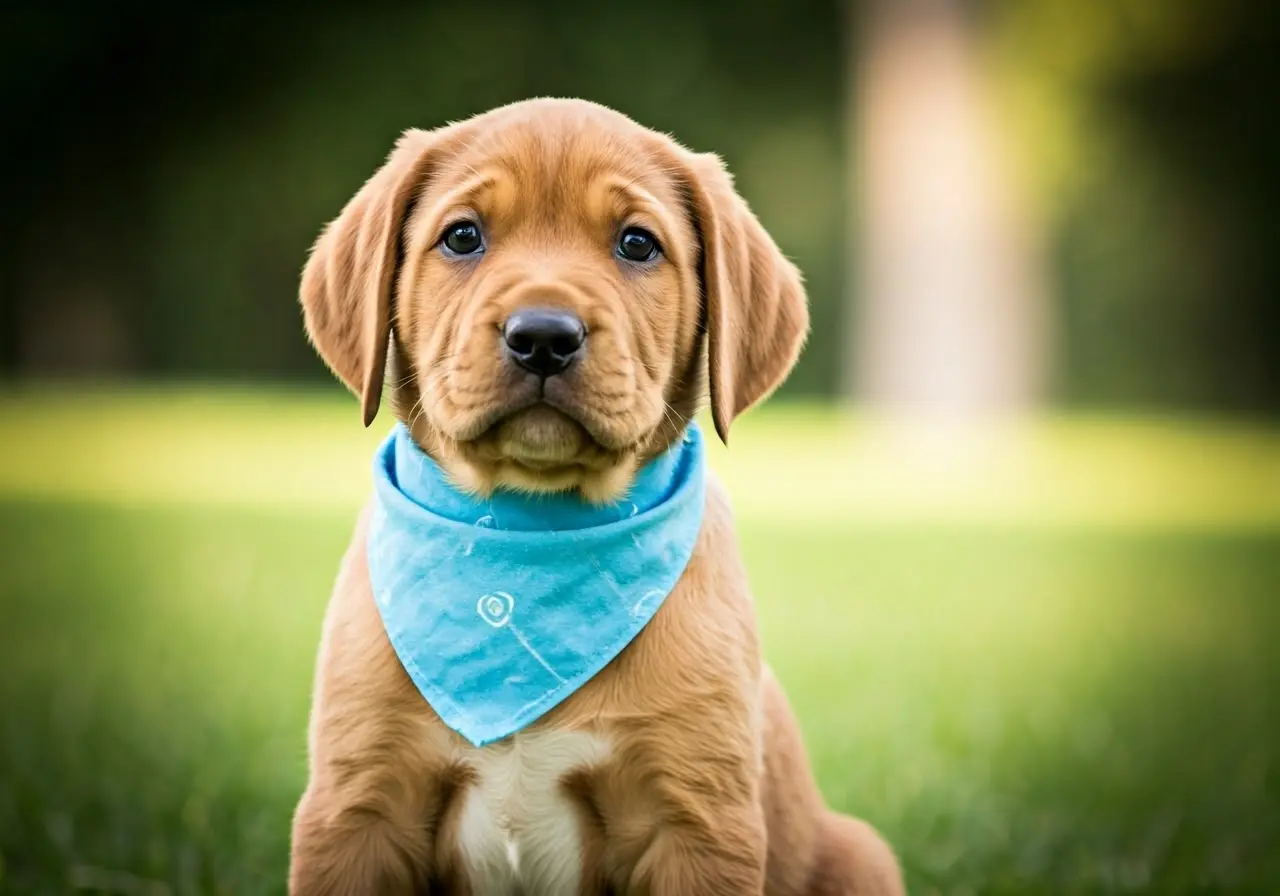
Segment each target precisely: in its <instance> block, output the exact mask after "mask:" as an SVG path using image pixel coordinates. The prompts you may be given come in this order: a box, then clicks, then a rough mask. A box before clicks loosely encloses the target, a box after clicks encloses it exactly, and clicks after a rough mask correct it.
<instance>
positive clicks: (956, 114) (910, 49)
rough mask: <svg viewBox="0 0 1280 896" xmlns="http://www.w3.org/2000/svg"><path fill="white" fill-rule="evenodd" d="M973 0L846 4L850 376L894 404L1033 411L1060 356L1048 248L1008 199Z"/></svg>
mask: <svg viewBox="0 0 1280 896" xmlns="http://www.w3.org/2000/svg"><path fill="white" fill-rule="evenodd" d="M968 6H969V4H966V3H964V2H962V0H899V2H892V0H883V2H876V0H868V2H866V3H863V4H858V6H857V8H856V12H855V13H854V14H853V16H852V17H851V18H852V20H853V21H852V22H851V32H852V33H853V34H854V35H856V37H855V40H854V41H853V43H852V51H851V53H850V54H849V55H850V72H849V74H850V78H851V81H852V89H851V90H849V92H848V95H849V97H850V102H851V103H852V109H851V110H850V113H849V114H850V120H851V123H852V126H853V138H852V139H851V140H850V146H851V148H852V151H853V153H854V166H853V167H854V176H853V177H852V178H851V182H852V183H853V190H854V197H853V202H852V203H851V207H852V208H853V209H854V215H855V226H854V227H853V228H852V230H851V232H852V233H853V234H854V239H855V241H856V245H855V246H854V251H853V253H852V255H851V258H852V259H854V262H853V267H854V270H853V271H852V272H851V276H850V278H849V287H850V289H851V290H852V291H853V293H854V296H855V299H856V304H855V305H854V307H853V309H852V313H851V314H850V315H849V318H850V327H849V330H848V333H847V339H846V349H845V352H844V364H845V372H844V375H845V386H846V391H847V392H848V393H849V394H850V395H851V396H853V397H855V398H857V399H858V400H860V401H863V402H867V403H869V404H871V405H873V406H876V407H878V408H880V409H882V410H886V411H890V412H895V413H907V414H921V413H928V414H937V413H942V414H946V415H950V416H957V417H966V416H973V415H985V414H989V413H1002V412H1010V411H1017V410H1021V409H1025V408H1027V407H1028V406H1030V405H1032V404H1034V403H1035V402H1036V401H1037V400H1038V399H1039V398H1040V397H1041V395H1042V393H1043V389H1044V385H1045V379H1046V374H1047V369H1048V364H1049V357H1048V355H1049V352H1048V332H1047V330H1048V326H1047V324H1048V320H1047V302H1046V296H1045V295H1044V291H1045V287H1044V280H1043V278H1042V276H1041V272H1040V270H1039V264H1038V261H1037V257H1038V254H1039V253H1038V246H1037V244H1036V239H1035V234H1034V233H1032V232H1031V229H1030V228H1028V227H1027V226H1026V225H1025V224H1024V223H1023V222H1020V221H1019V220H1018V219H1017V217H1016V209H1015V207H1014V203H1013V202H1012V201H1011V200H1012V197H1011V196H1010V194H1009V187H1010V183H1009V178H1008V177H1007V176H1006V175H1007V173H1008V172H1007V168H1006V167H1005V166H1004V164H1003V163H1002V161H1001V158H1000V147H999V146H998V143H999V138H1000V136H1001V132H1000V130H999V127H998V125H996V124H995V123H994V122H993V120H992V119H991V118H990V117H989V113H988V110H987V108H986V107H985V97H984V85H983V83H982V78H981V74H980V71H979V67H978V64H977V61H976V58H975V57H976V52H975V29H976V28H978V27H979V24H978V22H977V21H976V17H975V15H974V14H973V12H972V11H971V10H970V9H969V8H968Z"/></svg>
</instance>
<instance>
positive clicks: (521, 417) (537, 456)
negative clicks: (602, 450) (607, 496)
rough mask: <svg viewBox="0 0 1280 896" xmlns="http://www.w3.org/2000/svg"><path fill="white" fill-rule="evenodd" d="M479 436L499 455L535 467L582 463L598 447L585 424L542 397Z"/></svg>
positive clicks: (538, 469)
mask: <svg viewBox="0 0 1280 896" xmlns="http://www.w3.org/2000/svg"><path fill="white" fill-rule="evenodd" d="M482 439H483V440H484V441H487V442H488V443H489V446H488V447H489V448H490V450H491V451H492V452H493V453H494V454H496V455H497V456H498V457H499V458H503V459H507V460H511V461H515V462H516V463H518V464H520V465H522V466H525V467H528V468H529V469H531V470H535V471H545V470H551V469H555V468H558V467H564V466H568V465H571V464H578V463H581V462H582V461H583V459H584V458H583V455H584V454H595V452H596V451H597V450H598V449H599V446H598V445H597V444H596V442H595V440H594V439H593V438H592V437H591V433H589V432H588V431H587V428H586V427H585V426H583V425H582V424H581V423H580V422H578V421H577V420H576V419H574V418H573V417H570V416H569V415H568V414H566V413H565V412H564V411H561V410H558V409H556V408H553V407H552V406H551V405H550V404H547V403H546V402H545V401H538V402H535V403H534V404H532V405H530V406H528V407H526V408H523V409H521V410H518V411H516V412H514V413H512V414H510V415H508V416H506V417H503V418H502V419H500V420H499V421H498V422H496V423H495V424H494V425H493V426H492V427H490V428H489V431H488V432H487V433H486V434H485V435H484V436H483V437H482ZM593 449H594V450H593ZM495 459H496V458H495Z"/></svg>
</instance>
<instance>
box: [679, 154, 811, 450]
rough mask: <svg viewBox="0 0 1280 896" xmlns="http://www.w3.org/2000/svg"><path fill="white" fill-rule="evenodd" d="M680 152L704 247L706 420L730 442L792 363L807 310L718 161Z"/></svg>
mask: <svg viewBox="0 0 1280 896" xmlns="http://www.w3.org/2000/svg"><path fill="white" fill-rule="evenodd" d="M683 155H684V157H685V159H686V162H687V168H688V170H689V172H690V176H689V179H688V185H687V186H688V190H689V194H690V200H691V208H692V212H693V218H694V225H695V227H696V228H697V230H698V233H699V237H700V239H701V242H702V263H701V265H700V274H701V280H702V293H703V301H704V302H705V313H706V326H707V338H708V346H707V373H708V378H709V380H710V388H711V417H712V419H713V420H714V421H715V426H716V432H717V433H718V434H719V435H720V440H721V441H722V442H725V443H726V444H728V441H729V426H730V424H732V423H733V420H734V418H735V417H737V416H738V415H739V414H741V413H742V412H743V411H745V410H747V409H748V408H749V407H751V406H752V405H754V404H756V403H757V402H759V401H762V400H763V399H764V398H766V397H768V396H769V394H770V393H772V392H773V391H774V389H776V388H777V387H778V386H780V385H781V384H782V381H783V380H785V379H786V378H787V374H789V373H790V372H791V368H792V367H794V366H795V363H796V359H797V358H798V357H799V355H800V349H801V348H802V347H803V346H804V341H805V338H806V337H807V336H808V333H809V308H808V303H807V300H806V298H805V291H804V284H803V282H802V280H801V277H800V272H799V271H798V270H797V269H796V267H795V265H793V264H792V263H791V262H790V261H789V260H788V259H787V257H786V256H785V255H783V254H782V250H780V249H779V248H778V246H777V244H776V243H774V241H773V238H772V237H770V236H769V234H768V233H767V232H766V231H765V229H764V227H762V226H761V225H760V222H759V221H758V220H756V216H755V215H754V214H752V212H751V209H749V208H748V207H747V203H746V202H745V201H744V200H743V199H742V197H741V196H739V195H738V193H737V191H736V190H735V189H734V186H733V179H732V178H731V177H730V175H729V172H728V171H726V170H725V167H724V165H723V164H722V163H721V161H720V159H719V158H718V157H717V156H715V155H712V154H709V153H700V154H693V153H687V152H686V153H683Z"/></svg>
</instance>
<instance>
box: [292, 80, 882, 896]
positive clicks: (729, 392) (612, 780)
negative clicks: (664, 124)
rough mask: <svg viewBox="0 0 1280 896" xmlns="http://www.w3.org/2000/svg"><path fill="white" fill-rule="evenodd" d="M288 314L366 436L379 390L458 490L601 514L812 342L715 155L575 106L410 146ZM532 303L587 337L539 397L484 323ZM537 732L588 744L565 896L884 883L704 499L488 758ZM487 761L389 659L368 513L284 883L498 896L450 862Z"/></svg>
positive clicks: (541, 108)
mask: <svg viewBox="0 0 1280 896" xmlns="http://www.w3.org/2000/svg"><path fill="white" fill-rule="evenodd" d="M459 219H470V220H479V221H481V222H483V225H484V231H485V237H486V245H485V250H484V253H483V257H482V258H479V259H465V260H464V259H459V258H454V257H446V256H445V255H444V254H442V252H441V251H440V249H439V248H438V246H437V244H438V243H439V241H440V238H441V233H442V230H443V229H444V228H445V227H446V226H447V225H449V224H450V223H451V222H454V221H456V220H459ZM633 225H634V226H641V227H644V228H646V229H647V230H649V231H651V232H652V233H653V234H654V235H656V236H657V238H658V241H659V243H660V245H661V248H662V256H661V257H660V258H659V259H658V260H657V261H656V262H655V263H653V264H649V265H643V266H636V265H631V264H630V263H628V262H623V261H620V260H619V259H618V258H616V257H615V255H614V253H613V247H614V245H615V244H616V241H617V239H618V234H619V232H620V230H621V229H622V228H624V227H628V226H633ZM302 303H303V307H304V310H305V315H306V324H307V329H308V332H309V334H310V336H311V338H312V340H313V342H314V343H315V345H316V347H317V349H318V350H319V352H320V354H321V355H322V356H323V357H324V358H325V360H326V361H327V362H328V363H329V365H330V366H331V367H332V368H333V370H334V371H335V373H336V374H337V375H338V376H339V377H341V378H342V380H343V381H344V382H345V383H346V384H347V385H348V386H349V387H350V388H351V389H352V391H354V392H355V393H356V394H357V395H359V396H360V397H361V400H362V403H363V409H364V418H365V422H366V424H367V423H369V422H370V421H371V420H372V419H373V417H374V415H375V414H376V412H377V409H378V404H379V401H380V398H381V394H382V391H383V374H384V370H386V371H387V373H388V376H389V380H390V382H389V389H388V393H389V398H390V401H391V404H392V408H393V410H394V412H395V413H396V415H397V416H399V417H400V418H401V419H402V420H404V421H405V422H406V423H408V425H409V427H410V431H411V432H412V433H413V435H414V437H415V439H416V440H417V441H418V442H419V444H421V445H422V447H423V448H424V450H426V451H428V452H429V453H430V454H431V455H432V456H433V457H435V458H436V459H437V460H438V461H439V462H440V463H441V464H442V466H444V467H445V469H446V470H448V471H449V473H450V474H451V475H453V476H454V477H455V479H456V480H457V481H458V482H459V483H460V484H462V485H463V487H465V488H469V489H472V490H475V491H476V492H479V493H482V494H483V493H487V492H490V491H492V490H493V489H495V488H518V489H527V490H565V489H577V490H578V491H580V492H581V493H582V494H583V495H584V497H586V498H587V499H588V500H594V501H603V500H608V499H612V498H614V497H616V496H617V495H619V494H620V493H621V492H622V491H623V490H625V488H626V487H627V485H628V483H629V482H630V479H631V476H632V474H633V473H634V471H635V469H636V468H637V466H638V465H639V464H641V463H643V462H644V461H645V460H646V459H648V458H649V457H652V456H653V455H654V454H656V453H658V452H659V451H661V450H662V449H663V448H665V447H666V446H667V445H669V444H671V443H672V442H673V440H675V439H676V438H678V437H679V435H680V433H681V432H682V430H683V429H684V427H685V426H686V424H687V423H688V421H689V420H690V419H691V418H692V416H693V415H694V413H695V412H696V411H697V409H698V406H699V403H700V401H701V400H702V396H703V394H704V392H706V391H709V393H710V399H711V409H712V414H713V418H714V421H715V425H716V429H717V431H718V432H719V433H720V435H721V437H722V438H727V436H728V432H729V427H730V425H731V423H732V421H733V419H734V417H735V416H737V415H738V414H739V413H741V412H742V411H743V410H745V409H746V408H748V407H750V406H751V405H753V404H755V403H756V402H758V401H759V400H761V399H762V398H763V397H765V396H766V395H767V394H768V393H769V392H771V391H772V390H773V389H774V388H775V387H776V386H777V385H778V384H779V383H780V382H781V381H782V379H783V378H784V377H785V376H786V374H787V372H788V371H789V370H790V368H791V366H792V364H793V363H794V361H795V358H796V355H797V354H798V352H799V350H800V346H801V343H802V342H803V339H804V336H805V333H806V331H807V327H808V315H807V311H806V307H805V299H804V291H803V288H802V286H801V282H800V278H799V275H798V273H797V272H796V270H795V269H794V267H793V266H792V265H791V264H790V263H789V262H787V261H786V259H785V258H784V257H783V256H782V255H781V253H780V252H779V251H778V249H777V247H776V246H775V245H774V243H773V242H772V240H771V239H770V238H769V237H768V235H767V234H766V233H765V231H764V230H763V229H762V228H761V226H760V225H759V223H758V222H757V221H756V219H755V217H754V216H753V215H752V214H751V212H750V211H749V210H748V208H747V206H746V204H745V203H744V202H743V201H742V200H741V199H740V198H739V197H738V196H737V194H736V193H735V191H734V189H733V186H732V182H731V180H730V178H729V175H728V174H727V173H726V172H725V170H724V168H723V167H722V166H721V164H720V162H719V160H718V159H716V158H715V157H714V156H709V155H699V154H694V153H691V152H689V151H687V150H685V149H684V148H682V147H680V146H679V145H677V144H676V143H675V142H674V141H672V140H670V139H669V138H667V137H665V136H662V135H659V134H655V133H653V132H651V131H648V130H646V129H644V128H641V127H640V126H638V125H636V124H635V123H633V122H631V121H630V120H629V119H627V118H625V117H624V116H622V115H619V114H618V113H615V112H612V111H610V110H607V109H604V108H602V107H599V106H596V105H593V104H590V103H585V102H581V101H572V100H534V101H529V102H526V103H518V104H515V105H513V106H507V107H503V108H500V109H497V110H494V111H492V112H489V113H487V114H485V115H481V116H478V117H476V118H473V119H470V120H468V121H465V122H461V123H457V124H453V125H449V126H447V127H444V128H441V129H440V130H437V131H432V132H423V131H410V132H409V133H407V134H406V135H405V136H404V137H403V138H402V139H401V140H400V142H399V143H398V145H397V146H396V148H395V150H394V151H393V153H392V154H391V156H390V158H389V160H388V161H387V164H386V165H385V166H384V167H383V168H382V169H381V170H380V171H379V172H378V173H377V174H375V175H374V176H373V178H371V179H370V181H369V182H368V183H367V184H366V185H365V187H364V188H363V189H362V190H361V191H360V192H359V193H358V194H357V195H356V196H355V198H353V199H352V201H351V202H350V203H349V204H348V206H347V207H346V209H344V210H343V212H342V214H341V215H340V216H339V217H338V219H337V220H336V221H335V222H334V223H333V224H332V225H330V227H329V228H327V229H326V231H325V233H324V234H323V235H322V237H321V238H320V240H319V242H318V243H317V245H316V247H315V250H314V252H313V254H312V257H311V259H310V261H309V263H308V265H307V267H306V270H305V273H304V276H303V282H302ZM530 305H539V306H549V307H555V308H564V309H569V310H571V311H573V312H574V313H575V314H576V315H578V316H579V317H580V318H581V319H582V321H583V322H584V323H585V325H586V329H587V332H588V334H589V335H588V343H587V346H588V350H587V352H586V353H585V354H584V355H583V356H582V357H581V358H580V359H579V360H578V361H577V362H576V363H574V364H573V365H572V366H571V367H570V368H569V369H568V370H566V371H565V372H564V373H563V374H562V375H559V376H555V377H552V378H549V379H547V380H546V381H545V386H544V388H545V391H544V392H543V393H541V394H540V393H539V388H538V387H539V385H540V384H539V383H536V382H534V380H536V379H537V378H536V377H530V375H528V374H527V373H525V372H524V371H521V370H520V369H518V368H516V367H514V366H513V365H511V364H509V363H506V362H505V361H504V358H503V355H502V352H501V351H499V342H500V330H501V327H502V324H503V321H504V320H505V319H506V318H507V316H508V315H509V314H511V313H512V312H513V311H514V310H516V309H518V308H523V307H528V306H530ZM540 732H542V733H545V732H584V733H590V734H591V735H592V736H593V738H595V739H598V741H599V742H600V743H603V744H606V745H607V749H606V751H605V753H604V754H602V756H601V758H599V759H598V760H595V761H591V762H584V763H582V764H580V765H578V766H576V767H574V768H572V769H571V770H569V771H568V772H566V773H565V774H564V775H563V776H561V777H559V778H558V785H557V788H558V792H557V794H555V797H556V799H558V800H562V801H563V803H564V804H565V805H566V806H568V807H570V808H571V810H572V812H573V816H572V817H573V819H574V824H575V825H576V828H575V830H576V837H577V841H578V846H577V848H576V849H577V851H576V852H575V853H574V855H578V856H580V858H579V861H580V864H581V868H580V869H578V870H577V874H576V875H575V879H576V880H577V881H578V882H579V883H578V891H579V892H580V893H582V894H604V893H613V894H618V896H623V894H626V896H633V894H652V896H682V894H721V893H723V894H766V893H767V894H769V896H836V894H854V893H858V894H861V893H868V894H870V893H897V892H900V891H901V889H902V884H901V879H900V875H899V872H898V870H897V865H896V862H895V860H894V858H893V855H892V853H891V851H890V850H889V848H888V847H887V846H886V845H885V844H884V843H883V841H882V840H881V839H880V838H879V837H878V836H877V835H876V834H875V833H874V832H873V831H872V830H871V829H870V828H869V827H867V826H866V825H865V824H863V823H861V822H857V821H854V820H852V819H848V818H844V817H842V816H838V815H835V814H832V813H830V812H829V811H828V810H827V809H826V808H825V806H824V804H823V802H822V799H821V796H820V795H819V793H818V790H817V788H816V786H815V784H814V781H813V779H812V776H811V773H810V771H809V766H808V761H807V759H806V757H805V754H804V748H803V745H802V743H801V741H800V737H799V733H798V729H797V726H796V723H795V721H794V719H793V718H792V717H791V714H790V709H789V708H788V706H787V702H786V698H785V696H784V695H783V693H782V690H781V688H780V687H779V685H778V683H777V682H776V681H775V680H774V679H773V677H772V675H771V674H770V673H769V671H768V670H767V668H766V667H764V666H763V664H762V662H761V659H760V653H759V647H758V644H757V639H756V630H755V617H754V610H753V607H752V603H751V597H750V591H749V589H748V585H747V581H746V577H745V574H744V571H743V568H742V564H741V560H740V558H739V555H738V550H737V546H736V541H735V537H734V534H733V530H732V521H731V518H730V512H729V507H728V502H727V499H726V497H725V496H724V494H723V493H722V490H721V489H720V487H719V486H718V484H716V483H715V482H714V480H712V482H711V484H710V487H709V491H708V499H707V508H706V516H705V521H704V525H703V529H702V532H701V534H700V536H699V542H698V545H697V548H696V550H695V552H694V555H693V559H692V560H691V561H690V563H689V566H688V569H687V570H686V572H685V574H684V576H683V577H682V579H681V580H680V583H679V584H678V585H677V587H676V588H675V590H674V591H673V592H672V594H671V595H670V596H669V597H668V599H667V600H666V602H665V603H664V604H663V606H662V608H661V609H660V611H659V612H658V614H657V615H656V616H655V618H654V619H653V621H652V622H651V623H650V624H649V625H648V626H647V627H646V628H645V629H644V630H643V631H642V632H641V634H640V635H639V636H638V637H637V638H636V639H635V641H633V642H632V644H631V645H630V646H629V647H628V648H627V649H626V650H625V651H624V652H623V653H622V654H621V655H620V656H619V657H618V658H617V659H615V660H614V661H613V662H612V663H611V664H610V665H609V666H608V667H606V668H605V670H604V671H603V672H601V673H600V674H599V675H598V676H596V677H595V678H594V679H592V681H591V682H589V683H588V684H587V685H586V686H584V687H583V688H582V689H581V690H579V691H578V692H576V693H575V694H574V695H573V696H572V697H570V698H569V699H568V700H566V701H565V702H564V703H562V704H560V705H559V706H558V707H556V708H555V709H554V710H553V711H551V712H550V713H548V714H547V715H546V716H544V717H543V718H541V719H540V720H538V722H537V723H535V725H533V726H531V728H530V729H527V730H526V731H525V732H521V733H520V734H518V735H516V736H515V738H513V740H512V743H510V744H497V745H494V746H491V747H487V748H484V749H485V750H487V751H491V754H492V755H496V756H501V755H502V751H504V750H519V749H521V747H520V741H521V739H522V738H526V737H537V736H538V735H539V733H540ZM593 742H594V741H593ZM478 753H479V751H477V750H476V749H475V748H473V747H470V745H468V744H466V743H465V742H464V741H462V739H461V738H460V737H458V736H457V735H456V734H455V733H454V732H452V731H451V730H449V729H448V728H447V727H445V726H444V725H443V723H442V722H441V721H440V720H439V718H438V717H437V716H436V715H435V714H434V712H433V711H432V710H431V708H430V707H429V706H428V705H427V704H426V702H425V701H424V700H423V699H422V697H421V696H420V695H419V694H418V692H417V691H416V689H415V688H414V687H413V685H412V684H411V682H410V681H409V679H408V677H407V676H406V674H405V673H404V671H403V669H402V668H401V667H400V665H399V662H398V660H397V658H396V656H395V654H394V652H393V651H392V649H391V646H390V644H389V642H388V641H387V638H386V635H385V632H384V631H383V629H382V627H381V623H380V620H379V617H378V613H377V610H376V607H375V606H374V603H373V600H372V596H371V593H370V587H369V579H368V568H367V565H366V561H365V516H363V515H362V517H361V521H360V523H359V524H358V526H357V530H356V533H355V537H354V539H353V541H352V544H351V547H350V549H349V551H348V554H347V556H346V558H345V560H344V563H343V566H342V571H341V573H340V576H339V579H338V582H337V585H336V587H335V590H334V594H333V598H332V601H331V605H330V608H329V612H328V615H327V618H326V622H325V630H324V636H323V640H322V644H321V649H320V656H319V661H318V666H317V674H316V685H315V697H314V707H313V713H312V722H311V731H310V760H311V776H310V780H309V782H308V786H307V790H306V793H305V794H304V795H303V798H302V800H301V802H300V804H299V806H298V810H297V814H296V818H295V822H294V832H293V853H292V861H291V869H290V891H291V893H294V894H297V896H313V894H338V893H432V894H439V893H448V894H474V896H478V894H479V893H482V892H489V891H490V890H487V889H485V888H486V887H488V886H491V885H493V883H492V881H485V880H478V879H470V878H469V870H468V862H467V861H464V859H465V858H466V855H469V853H466V855H464V853H465V849H464V844H463V843H462V842H461V840H462V838H463V837H464V836H466V834H465V831H464V828H465V825H464V824H463V822H462V820H461V813H462V812H463V811H464V810H463V805H464V802H465V800H466V799H467V796H468V794H469V793H470V792H472V791H473V790H474V789H475V788H477V787H479V786H480V782H479V780H478V774H479V773H478V771H477V769H478V768H479V764H478V762H479V757H478ZM522 823H531V822H529V821H528V820H525V821H524V822H522V821H521V820H520V819H513V820H511V821H510V822H509V824H510V825H511V826H513V827H514V828H519V826H520V825H521V824H522ZM519 833H520V831H519V830H515V831H514V834H513V835H516V834H519ZM533 858H536V856H534V857H533ZM473 865H474V863H473ZM471 870H472V871H474V867H472V868H471ZM527 873H528V875H530V878H529V879H530V880H532V879H533V877H534V876H536V869H535V870H529V871H528V872H527ZM525 885H526V887H528V886H532V884H530V883H529V882H528V880H526V884H525ZM494 891H495V892H496V891H497V890H494ZM510 892H518V891H516V890H511V891H510ZM528 896H533V894H532V893H531V894H528Z"/></svg>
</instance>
